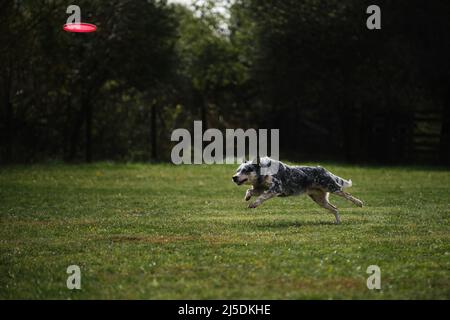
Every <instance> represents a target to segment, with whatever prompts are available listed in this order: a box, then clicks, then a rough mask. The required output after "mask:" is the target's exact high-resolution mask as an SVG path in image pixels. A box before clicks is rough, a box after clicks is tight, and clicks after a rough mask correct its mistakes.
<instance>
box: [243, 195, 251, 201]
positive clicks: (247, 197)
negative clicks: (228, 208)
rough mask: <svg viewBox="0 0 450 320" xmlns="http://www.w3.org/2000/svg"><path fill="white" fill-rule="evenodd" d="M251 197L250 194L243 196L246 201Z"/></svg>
mask: <svg viewBox="0 0 450 320" xmlns="http://www.w3.org/2000/svg"><path fill="white" fill-rule="evenodd" d="M251 197H252V196H251V195H249V194H246V195H245V197H244V200H245V201H248V200H250V198H251Z"/></svg>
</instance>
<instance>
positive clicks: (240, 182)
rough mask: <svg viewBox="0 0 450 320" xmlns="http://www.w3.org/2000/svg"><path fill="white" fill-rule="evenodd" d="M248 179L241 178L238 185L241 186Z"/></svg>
mask: <svg viewBox="0 0 450 320" xmlns="http://www.w3.org/2000/svg"><path fill="white" fill-rule="evenodd" d="M247 180H248V179H247V178H245V179H244V180H241V181H238V182H237V185H238V186H240V185H241V184H243V183H244V182H245V181H247Z"/></svg>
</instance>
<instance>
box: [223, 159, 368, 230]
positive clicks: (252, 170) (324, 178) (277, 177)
mask: <svg viewBox="0 0 450 320" xmlns="http://www.w3.org/2000/svg"><path fill="white" fill-rule="evenodd" d="M273 167H275V168H277V170H272V173H270V170H268V169H269V168H273ZM263 171H266V172H264V173H263ZM232 180H233V182H234V183H236V184H237V185H242V184H250V185H252V188H251V189H248V190H247V192H246V193H245V198H244V199H245V201H248V200H250V198H251V197H252V196H258V198H256V200H255V201H254V202H253V203H251V204H250V205H249V206H248V207H249V208H256V207H257V206H259V205H260V204H262V203H263V202H264V201H266V200H269V199H271V198H273V197H287V196H296V195H301V194H307V195H308V196H309V197H310V198H311V199H313V200H314V201H315V202H316V203H317V204H318V205H319V206H321V207H323V208H325V209H327V210H329V211H331V212H332V213H333V214H334V216H335V218H336V224H339V223H340V222H341V219H340V217H339V211H338V209H337V208H336V207H335V206H334V205H332V204H331V203H330V202H329V201H328V196H329V194H330V193H332V194H335V195H338V196H340V197H343V198H345V199H347V200H349V201H351V202H353V203H354V204H355V205H357V206H358V207H362V206H363V202H362V201H361V200H359V199H357V198H355V197H353V196H352V195H351V194H349V193H347V192H345V191H344V189H345V188H349V187H351V186H352V181H351V180H345V179H342V178H340V177H338V176H336V175H334V174H332V173H331V172H329V171H328V170H326V169H324V168H322V167H320V166H318V167H307V166H289V165H287V164H284V163H283V162H281V161H277V160H274V159H270V158H268V157H263V158H259V157H257V159H256V160H254V161H247V162H244V163H243V164H241V165H240V166H239V168H238V169H237V171H236V173H235V175H234V176H233V178H232Z"/></svg>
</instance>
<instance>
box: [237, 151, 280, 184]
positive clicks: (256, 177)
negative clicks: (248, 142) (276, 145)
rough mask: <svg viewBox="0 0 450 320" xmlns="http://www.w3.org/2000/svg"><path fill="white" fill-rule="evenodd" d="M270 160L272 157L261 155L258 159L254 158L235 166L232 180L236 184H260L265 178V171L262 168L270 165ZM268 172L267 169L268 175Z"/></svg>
mask: <svg viewBox="0 0 450 320" xmlns="http://www.w3.org/2000/svg"><path fill="white" fill-rule="evenodd" d="M272 162H273V161H272V159H270V158H268V157H262V158H261V159H259V160H257V159H255V160H253V161H247V162H244V163H243V164H241V165H240V166H239V168H237V170H236V173H235V174H234V176H233V182H234V183H236V184H237V185H238V186H240V185H241V184H244V183H245V184H251V185H257V184H260V183H261V182H262V181H264V180H265V175H264V172H266V171H267V170H266V171H264V170H263V169H267V168H268V167H270V166H271V164H272ZM270 174H271V173H270V171H269V175H270ZM266 175H267V172H266Z"/></svg>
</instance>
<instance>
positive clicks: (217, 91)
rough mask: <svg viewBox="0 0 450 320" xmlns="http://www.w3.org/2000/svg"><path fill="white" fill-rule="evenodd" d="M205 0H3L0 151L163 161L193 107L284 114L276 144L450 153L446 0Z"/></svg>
mask: <svg viewBox="0 0 450 320" xmlns="http://www.w3.org/2000/svg"><path fill="white" fill-rule="evenodd" d="M212 3H213V1H206V2H203V4H198V5H197V7H196V9H195V12H193V11H191V10H189V9H187V8H185V7H182V6H180V5H169V4H167V3H166V2H164V1H155V0H152V1H143V0H142V1H141V0H135V1H125V0H116V1H104V0H101V1H75V2H74V1H71V2H68V1H59V0H55V1H25V0H24V1H19V0H16V1H8V0H6V1H1V2H0V44H1V46H0V119H1V121H0V132H1V145H0V156H1V158H0V162H1V163H29V162H36V161H48V160H64V161H77V162H78V161H97V160H105V159H111V160H130V161H148V160H163V161H166V160H169V159H170V150H171V148H172V146H173V143H172V142H170V135H171V132H172V131H173V130H174V129H176V128H180V127H184V128H192V126H193V121H194V120H202V121H203V128H204V129H206V128H208V127H215V128H220V129H224V128H244V129H245V128H252V127H253V128H269V129H270V128H279V129H280V134H281V141H280V150H281V157H282V158H283V159H286V158H287V159H292V160H297V161H299V160H340V161H347V162H357V163H368V162H371V163H388V164H410V163H426V164H444V165H448V164H449V163H450V156H449V150H450V145H449V144H450V138H449V135H450V132H449V126H450V91H449V88H450V81H449V80H450V70H449V69H450V67H449V57H450V48H449V43H450V41H449V32H450V19H449V18H450V2H449V1H444V0H442V1H438V0H431V1H425V0H422V1H417V0H408V1H406V0H404V1H398V0H397V1H375V2H374V1H370V2H368V1H357V0H348V1H337V0H336V1H335V0H330V1H319V0H309V1H308V0H302V1H299V0H265V1H254V0H239V1H235V2H233V3H232V4H231V5H230V14H231V16H230V17H229V19H227V20H225V18H224V17H223V16H222V15H221V14H217V13H214V10H213V9H212V7H213V6H212ZM70 4H76V5H79V6H80V7H81V15H82V21H83V22H91V23H95V24H96V25H97V27H98V31H97V32H96V33H93V34H73V33H66V32H64V31H63V30H62V25H63V24H64V23H65V21H66V19H67V17H68V15H67V14H66V8H67V6H68V5H70ZM370 4H377V5H379V6H380V7H381V11H382V29H381V30H368V29H367V28H366V19H367V17H368V14H366V8H367V6H368V5H370ZM224 23H226V24H227V25H228V28H227V27H226V26H224Z"/></svg>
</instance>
